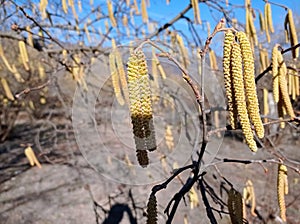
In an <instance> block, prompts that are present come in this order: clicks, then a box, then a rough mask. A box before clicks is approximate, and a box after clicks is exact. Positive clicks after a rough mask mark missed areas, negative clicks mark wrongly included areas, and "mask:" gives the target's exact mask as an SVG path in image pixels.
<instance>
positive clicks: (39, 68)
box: [38, 62, 46, 80]
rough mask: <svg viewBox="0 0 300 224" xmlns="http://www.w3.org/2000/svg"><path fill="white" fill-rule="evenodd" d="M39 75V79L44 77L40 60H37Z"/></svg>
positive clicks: (43, 69)
mask: <svg viewBox="0 0 300 224" xmlns="http://www.w3.org/2000/svg"><path fill="white" fill-rule="evenodd" d="M38 70H39V77H40V79H41V80H44V79H45V78H46V73H45V68H44V66H43V65H42V63H41V62H38Z"/></svg>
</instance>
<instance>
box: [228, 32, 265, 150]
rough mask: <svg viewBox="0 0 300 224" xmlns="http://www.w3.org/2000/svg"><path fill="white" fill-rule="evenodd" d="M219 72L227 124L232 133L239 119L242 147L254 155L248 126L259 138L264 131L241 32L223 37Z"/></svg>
mask: <svg viewBox="0 0 300 224" xmlns="http://www.w3.org/2000/svg"><path fill="white" fill-rule="evenodd" d="M235 37H236V38H237V40H238V42H236V41H235ZM223 72H224V82H225V89H226V96H227V100H228V109H229V116H230V124H231V126H232V128H233V129H235V128H237V120H238V118H239V120H240V123H241V126H242V131H243V134H244V136H245V139H246V143H247V144H248V146H249V148H250V149H251V150H252V151H254V152H255V151H257V146H256V142H255V140H254V136H253V132H252V128H251V124H253V126H254V129H255V131H256V133H257V136H258V137H259V138H263V137H264V127H263V124H262V121H261V118H260V112H259V105H258V99H257V93H256V85H255V77H254V59H253V53H252V50H251V46H250V43H249V40H248V38H247V36H246V34H245V33H244V32H237V33H236V34H235V35H234V34H233V33H232V32H227V33H226V34H225V41H224V49H223Z"/></svg>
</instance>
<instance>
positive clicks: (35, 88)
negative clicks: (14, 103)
mask: <svg viewBox="0 0 300 224" xmlns="http://www.w3.org/2000/svg"><path fill="white" fill-rule="evenodd" d="M50 82H51V80H50V79H49V80H48V81H47V82H45V83H43V84H41V85H39V86H36V87H32V88H29V87H27V88H26V89H24V90H22V91H21V92H19V93H17V94H15V97H16V99H19V98H20V97H21V96H23V95H27V94H29V93H30V92H32V91H37V90H40V89H43V88H45V87H46V86H48V85H49V84H50Z"/></svg>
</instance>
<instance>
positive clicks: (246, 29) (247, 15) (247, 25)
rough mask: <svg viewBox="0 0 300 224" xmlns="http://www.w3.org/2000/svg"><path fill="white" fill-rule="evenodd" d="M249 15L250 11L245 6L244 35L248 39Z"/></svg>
mask: <svg viewBox="0 0 300 224" xmlns="http://www.w3.org/2000/svg"><path fill="white" fill-rule="evenodd" d="M249 14H250V11H249V7H247V6H246V13H245V16H246V18H245V20H246V24H245V33H246V34H247V36H248V37H250V23H249V22H250V21H249V19H248V18H249Z"/></svg>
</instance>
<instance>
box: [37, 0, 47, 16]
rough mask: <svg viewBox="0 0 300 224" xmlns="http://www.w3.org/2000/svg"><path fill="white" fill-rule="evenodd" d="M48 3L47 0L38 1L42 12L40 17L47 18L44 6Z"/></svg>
mask: <svg viewBox="0 0 300 224" xmlns="http://www.w3.org/2000/svg"><path fill="white" fill-rule="evenodd" d="M47 5H48V0H41V1H40V5H39V6H40V12H41V14H42V18H43V19H45V18H47V12H46V8H47Z"/></svg>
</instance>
